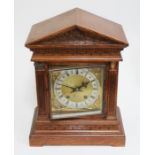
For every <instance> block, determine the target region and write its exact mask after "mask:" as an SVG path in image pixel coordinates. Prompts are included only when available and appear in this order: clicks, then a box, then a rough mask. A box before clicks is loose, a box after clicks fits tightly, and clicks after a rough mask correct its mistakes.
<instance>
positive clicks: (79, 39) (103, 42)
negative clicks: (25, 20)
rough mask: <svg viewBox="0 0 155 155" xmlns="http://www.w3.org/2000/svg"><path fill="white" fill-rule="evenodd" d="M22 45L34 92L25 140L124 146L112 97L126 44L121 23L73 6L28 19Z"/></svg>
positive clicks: (50, 143) (114, 98) (56, 143)
mask: <svg viewBox="0 0 155 155" xmlns="http://www.w3.org/2000/svg"><path fill="white" fill-rule="evenodd" d="M25 46H26V47H27V48H29V49H30V51H32V58H31V61H33V62H34V66H35V77H36V95H37V106H36V108H35V111H34V116H33V121H32V127H31V131H30V135H29V143H30V146H44V145H109V146H124V145H125V132H124V129H123V123H122V118H121V112H120V109H119V107H118V103H117V90H118V73H119V62H120V61H122V56H121V51H122V50H123V49H124V48H125V47H127V46H128V41H127V39H126V36H125V33H124V31H123V28H122V26H121V25H120V24H117V23H116V22H112V21H110V20H107V19H105V18H102V17H99V16H96V15H94V14H92V13H89V12H87V11H84V10H82V9H79V8H75V9H72V10H70V11H67V12H65V13H62V14H60V15H58V16H55V17H52V18H50V19H47V20H45V21H42V22H39V23H37V24H34V25H33V26H32V28H31V30H30V33H29V35H28V38H27V41H26V43H25ZM30 87H31V86H30Z"/></svg>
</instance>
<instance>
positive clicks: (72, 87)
mask: <svg viewBox="0 0 155 155" xmlns="http://www.w3.org/2000/svg"><path fill="white" fill-rule="evenodd" d="M61 85H62V86H65V87H68V88H71V89H73V90H74V89H76V87H72V86H68V85H65V84H61Z"/></svg>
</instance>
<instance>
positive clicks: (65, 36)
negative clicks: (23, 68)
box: [36, 27, 118, 45]
mask: <svg viewBox="0 0 155 155" xmlns="http://www.w3.org/2000/svg"><path fill="white" fill-rule="evenodd" d="M116 43H117V44H118V42H116V41H113V40H110V39H109V38H107V37H102V36H100V35H97V34H96V33H94V32H88V31H84V30H81V29H80V28H78V27H75V28H73V29H72V30H69V31H67V32H63V33H60V34H57V35H55V36H51V37H50V36H49V37H48V38H47V39H43V40H42V41H39V42H37V43H36V44H41V45H51V44H55V45H57V44H58V45H61V44H62V45H64V44H68V45H90V44H91V45H92V44H94V45H95V44H116Z"/></svg>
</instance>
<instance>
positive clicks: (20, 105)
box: [14, 0, 140, 155]
mask: <svg viewBox="0 0 155 155" xmlns="http://www.w3.org/2000/svg"><path fill="white" fill-rule="evenodd" d="M75 7H79V8H81V9H84V10H87V11H90V12H92V13H94V14H97V15H99V16H102V17H104V18H107V19H110V20H112V21H115V22H117V23H120V24H121V25H123V28H124V31H125V33H126V36H127V38H128V41H129V44H130V46H129V47H128V48H126V49H125V50H124V51H122V56H123V62H121V63H120V72H119V85H118V105H119V107H120V109H121V112H122V117H123V123H124V128H125V132H126V137H127V139H126V147H107V146H93V147H92V146H52V147H51V146H46V147H40V148H35V147H29V143H28V136H29V131H30V128H31V122H32V116H33V112H34V107H35V106H36V102H37V101H36V91H35V90H36V88H35V75H34V67H33V63H32V62H30V59H31V55H32V53H31V52H30V51H29V50H28V49H26V48H25V47H24V43H25V41H26V38H27V35H28V33H29V31H30V28H31V25H33V24H35V23H37V22H40V21H42V20H45V19H48V18H50V17H52V16H55V15H58V14H60V13H62V12H64V11H67V10H70V9H73V8H75ZM139 55H140V54H139V0H117V1H115V0H108V1H107V0H92V1H90V0H76V1H75V0H63V1H62V0H57V1H55V0H44V1H43V0H33V1H32V0H15V56H14V58H15V154H16V155H27V154H29V155H43V154H45V155H51V154H55V155H59V154H64V155H70V154H74V155H76V154H89V155H93V154H97V155H101V154H102V155H103V154H106V155H131V154H134V155H138V154H139Z"/></svg>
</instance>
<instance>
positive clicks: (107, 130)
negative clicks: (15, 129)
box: [29, 107, 125, 146]
mask: <svg viewBox="0 0 155 155" xmlns="http://www.w3.org/2000/svg"><path fill="white" fill-rule="evenodd" d="M116 112H117V118H116V119H115V120H109V119H105V118H103V116H102V118H101V116H94V117H92V116H91V117H88V116H87V117H82V118H72V119H67V120H66V119H65V120H62V119H61V120H49V119H45V118H39V115H38V108H36V109H35V113H34V118H33V123H32V128H31V132H30V136H29V142H30V146H44V145H110V146H124V145H125V134H124V129H123V124H122V119H121V114H120V110H119V108H118V107H117V111H116ZM75 120H76V121H75Z"/></svg>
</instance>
